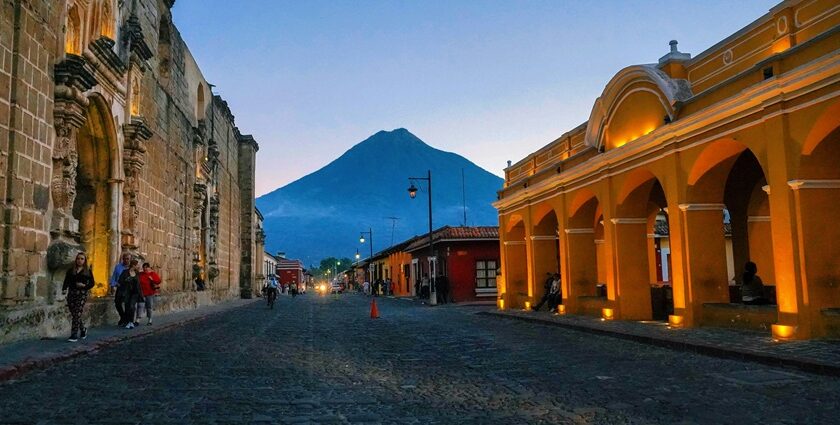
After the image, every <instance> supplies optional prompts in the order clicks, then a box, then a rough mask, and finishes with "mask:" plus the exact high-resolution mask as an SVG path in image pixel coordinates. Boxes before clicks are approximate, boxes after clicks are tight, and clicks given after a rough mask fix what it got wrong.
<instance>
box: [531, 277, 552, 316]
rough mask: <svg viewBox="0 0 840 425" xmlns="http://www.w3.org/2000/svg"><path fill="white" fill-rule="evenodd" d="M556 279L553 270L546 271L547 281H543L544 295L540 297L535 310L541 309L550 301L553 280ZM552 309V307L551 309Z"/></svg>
mask: <svg viewBox="0 0 840 425" xmlns="http://www.w3.org/2000/svg"><path fill="white" fill-rule="evenodd" d="M553 281H554V275H553V274H551V272H546V273H545V282H543V296H542V298H541V299H540V302H539V303H537V305H536V306H534V311H540V307H542V306H543V304H545V303H546V301H548V296H549V294H551V282H553ZM549 310H550V309H549Z"/></svg>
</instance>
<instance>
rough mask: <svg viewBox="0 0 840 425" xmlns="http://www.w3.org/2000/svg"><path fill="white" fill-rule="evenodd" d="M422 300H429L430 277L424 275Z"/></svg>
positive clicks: (421, 288) (421, 291)
mask: <svg viewBox="0 0 840 425" xmlns="http://www.w3.org/2000/svg"><path fill="white" fill-rule="evenodd" d="M420 298H429V275H428V274H426V273H423V279H422V280H420Z"/></svg>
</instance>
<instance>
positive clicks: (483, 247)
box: [405, 226, 500, 302]
mask: <svg viewBox="0 0 840 425" xmlns="http://www.w3.org/2000/svg"><path fill="white" fill-rule="evenodd" d="M405 252H406V253H408V254H410V255H411V264H410V266H408V264H406V267H405V270H406V272H407V276H408V278H407V279H406V280H407V281H408V282H409V283H411V286H412V287H411V288H410V290H411V291H413V292H414V293H416V290H417V288H418V287H419V283H420V280H421V279H422V278H423V275H429V276H434V278H435V280H436V279H440V278H441V277H445V278H446V280H447V282H448V283H447V286H448V288H449V294H448V295H449V299H450V300H451V301H454V302H465V301H479V300H490V301H492V300H495V299H496V296H497V282H496V272H497V270H498V269H499V263H500V262H499V228H498V227H495V226H472V227H463V226H460V227H450V226H444V227H442V228H440V229H437V230H435V231H434V232H432V252H433V255H431V256H430V255H429V237H428V236H425V237H419V238H416V239H414V240H413V241H412V243H411V244H410V245H408V246H407V247H405Z"/></svg>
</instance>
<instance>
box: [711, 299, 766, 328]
mask: <svg viewBox="0 0 840 425" xmlns="http://www.w3.org/2000/svg"><path fill="white" fill-rule="evenodd" d="M778 318H779V309H778V306H777V305H770V304H768V305H746V304H736V303H703V320H702V324H703V325H704V326H717V327H721V328H734V329H752V330H759V331H770V325H772V324H774V323H776V322H777V321H778Z"/></svg>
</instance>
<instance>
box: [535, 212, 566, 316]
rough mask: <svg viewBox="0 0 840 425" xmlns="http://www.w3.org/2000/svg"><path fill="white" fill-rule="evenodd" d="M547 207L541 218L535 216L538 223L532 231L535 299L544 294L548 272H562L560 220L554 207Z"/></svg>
mask: <svg viewBox="0 0 840 425" xmlns="http://www.w3.org/2000/svg"><path fill="white" fill-rule="evenodd" d="M547 207H548V208H545V211H544V212H543V214H541V216H539V218H535V222H536V224H535V225H534V226H533V230H532V231H531V246H532V251H533V254H532V255H533V267H534V270H533V279H534V297H535V299H540V298H542V296H543V295H544V292H545V288H544V285H543V283H544V282H545V279H546V277H547V276H546V274H551V275H553V274H554V273H560V237H559V234H558V230H559V221H558V219H557V214H556V213H555V211H554V209H553V208H551V207H550V206H547Z"/></svg>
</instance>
